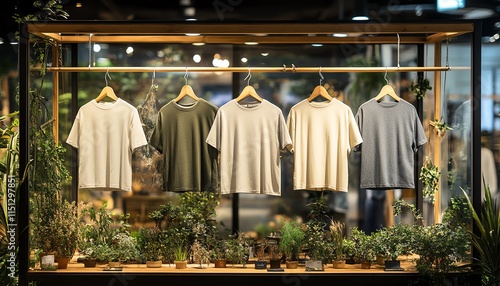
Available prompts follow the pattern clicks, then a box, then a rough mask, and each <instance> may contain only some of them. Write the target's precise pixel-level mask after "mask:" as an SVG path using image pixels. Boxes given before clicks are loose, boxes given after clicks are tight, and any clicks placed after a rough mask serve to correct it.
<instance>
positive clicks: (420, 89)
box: [408, 78, 432, 99]
mask: <svg viewBox="0 0 500 286" xmlns="http://www.w3.org/2000/svg"><path fill="white" fill-rule="evenodd" d="M408 89H409V90H410V91H411V92H412V93H413V94H415V96H416V97H417V98H418V99H423V98H424V97H425V93H426V92H427V91H428V90H432V86H431V85H430V82H429V80H428V79H427V78H422V79H420V80H418V81H417V82H412V83H411V84H410V86H409V87H408Z"/></svg>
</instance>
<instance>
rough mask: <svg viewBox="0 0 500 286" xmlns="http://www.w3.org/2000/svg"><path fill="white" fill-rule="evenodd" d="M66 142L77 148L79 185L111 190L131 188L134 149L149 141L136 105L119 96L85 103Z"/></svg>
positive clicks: (84, 187)
mask: <svg viewBox="0 0 500 286" xmlns="http://www.w3.org/2000/svg"><path fill="white" fill-rule="evenodd" d="M66 142H67V143H68V144H70V145H71V146H73V147H75V148H78V159H79V168H78V188H79V189H96V190H109V191H114V190H123V191H131V190H132V152H133V151H134V150H135V149H136V148H137V147H139V146H143V145H147V144H148V142H147V140H146V136H145V135H144V131H143V129H142V126H141V120H140V118H139V113H138V112H137V109H136V108H135V107H134V106H132V105H130V104H129V103H127V102H125V101H123V100H122V99H120V98H119V99H118V100H117V101H114V102H96V101H95V100H92V101H90V102H88V103H86V104H85V105H83V106H82V107H81V108H80V109H79V110H78V114H77V115H76V118H75V121H74V123H73V127H71V131H70V133H69V135H68V139H67V140H66Z"/></svg>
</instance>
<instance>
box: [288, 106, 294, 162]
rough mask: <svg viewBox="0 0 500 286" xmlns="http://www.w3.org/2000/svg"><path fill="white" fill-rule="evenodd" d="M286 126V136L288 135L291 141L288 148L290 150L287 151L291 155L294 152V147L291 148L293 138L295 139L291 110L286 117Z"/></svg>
mask: <svg viewBox="0 0 500 286" xmlns="http://www.w3.org/2000/svg"><path fill="white" fill-rule="evenodd" d="M286 126H287V130H288V134H290V140H291V142H292V143H291V144H292V145H290V147H291V149H290V148H289V149H288V150H290V152H292V153H293V151H294V149H293V148H294V146H293V141H294V138H295V118H294V116H293V108H292V109H290V111H289V112H288V116H287V118H286Z"/></svg>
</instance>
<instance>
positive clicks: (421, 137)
mask: <svg viewBox="0 0 500 286" xmlns="http://www.w3.org/2000/svg"><path fill="white" fill-rule="evenodd" d="M414 124H415V139H414V141H413V146H412V147H413V151H414V152H417V150H418V147H420V146H422V145H424V144H425V143H427V137H425V131H424V127H423V126H422V123H421V122H420V119H419V118H418V114H417V113H416V111H415V123H414Z"/></svg>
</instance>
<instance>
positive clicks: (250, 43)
mask: <svg viewBox="0 0 500 286" xmlns="http://www.w3.org/2000/svg"><path fill="white" fill-rule="evenodd" d="M258 44H259V43H257V42H245V45H249V46H254V45H258Z"/></svg>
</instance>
